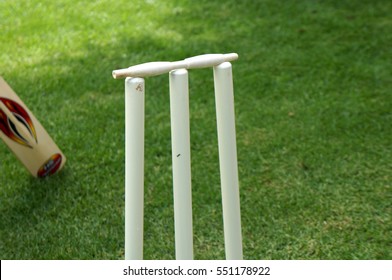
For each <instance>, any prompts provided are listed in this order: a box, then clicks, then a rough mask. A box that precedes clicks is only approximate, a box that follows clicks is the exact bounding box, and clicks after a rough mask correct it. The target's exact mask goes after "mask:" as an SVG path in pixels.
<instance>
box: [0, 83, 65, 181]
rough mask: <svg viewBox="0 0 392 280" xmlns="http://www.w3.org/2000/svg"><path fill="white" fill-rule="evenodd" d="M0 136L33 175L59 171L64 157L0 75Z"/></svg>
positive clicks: (44, 174) (40, 175) (43, 175)
mask: <svg viewBox="0 0 392 280" xmlns="http://www.w3.org/2000/svg"><path fill="white" fill-rule="evenodd" d="M0 138H1V139H2V140H3V141H4V143H5V144H6V145H7V146H8V148H9V149H10V150H11V151H12V152H13V153H14V154H15V156H16V157H17V158H18V159H19V160H20V161H21V162H22V164H23V165H24V166H25V167H26V169H27V170H28V171H29V172H30V173H31V174H32V175H33V176H34V177H39V178H43V177H47V176H49V175H52V174H55V173H57V172H58V171H60V170H61V169H62V168H63V166H64V164H65V162H66V158H65V156H64V154H63V153H62V151H61V150H60V149H59V148H58V146H57V145H56V143H55V142H54V141H53V139H52V138H51V137H50V136H49V134H48V133H47V132H46V130H45V129H44V127H43V126H42V125H41V123H40V122H39V121H38V120H37V119H36V117H35V116H34V115H33V114H32V113H31V111H30V110H29V109H28V108H27V106H26V105H25V104H24V103H23V101H22V100H21V99H20V98H19V97H18V95H17V94H16V93H15V92H14V91H13V90H12V88H11V87H10V86H9V85H8V84H7V83H6V82H5V81H4V79H3V78H2V77H0Z"/></svg>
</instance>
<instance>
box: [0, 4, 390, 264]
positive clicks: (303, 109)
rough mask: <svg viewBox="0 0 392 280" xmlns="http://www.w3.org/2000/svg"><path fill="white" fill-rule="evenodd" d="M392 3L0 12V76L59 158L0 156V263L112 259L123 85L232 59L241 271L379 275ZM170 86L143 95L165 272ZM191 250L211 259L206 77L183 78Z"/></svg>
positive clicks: (216, 188)
mask: <svg viewBox="0 0 392 280" xmlns="http://www.w3.org/2000/svg"><path fill="white" fill-rule="evenodd" d="M391 11H392V2H391V1H387V0H384V1H383V0H372V1H370V0H368V1H359V0H358V1H356V0H329V1H313V0H304V1H274V0H257V1H254V0H244V1H234V0H222V1H207V0H199V1H185V0H184V1H181V0H170V1H157V0H149V1H141V0H139V1H120V0H117V1H87V0H85V1H66V0H61V1H50V0H41V1H38V0H34V1H33V0H32V1H11V0H6V1H1V2H0V75H1V76H3V77H4V78H5V79H6V81H7V82H8V83H9V84H10V85H11V86H12V87H13V88H14V90H15V91H16V92H17V93H18V95H19V96H20V97H21V98H22V100H23V101H24V102H25V103H26V104H27V105H28V106H29V108H30V109H31V110H32V111H33V112H34V114H35V115H36V117H37V118H38V119H39V120H40V121H41V123H42V124H43V125H44V127H45V128H46V130H47V131H48V132H49V133H50V134H51V136H52V137H53V138H54V139H55V141H56V143H57V144H58V145H59V146H60V147H61V149H62V150H63V152H64V153H65V155H66V156H67V158H68V162H67V164H66V167H65V169H64V170H63V172H62V173H61V174H58V175H57V176H54V177H51V178H48V179H45V180H36V179H33V178H31V177H30V175H29V174H28V172H27V171H26V170H25V169H24V168H23V166H22V165H21V164H20V163H19V162H18V161H17V160H16V158H15V157H14V155H13V154H12V153H11V152H10V151H9V150H8V149H7V147H6V146H5V145H3V144H0V259H123V258H124V249H123V247H124V246H123V244H124V156H125V155H124V81H122V80H121V81H119V80H114V79H113V78H112V77H111V71H112V70H113V69H117V68H123V67H127V66H130V65H133V64H138V63H142V62H148V61H155V60H179V59H183V58H185V57H189V56H193V55H197V54H203V53H225V52H237V53H238V54H239V56H240V59H239V60H238V61H236V62H234V63H233V67H234V68H233V71H234V87H235V98H236V99H235V102H236V127H237V145H238V160H239V173H240V174H239V175H240V189H241V210H242V227H243V228H242V232H243V243H244V257H245V259H392V220H391V216H392V189H391V180H392V178H391V172H392V127H391V126H392V125H391V124H392V78H391V77H392V66H391V57H392V49H391V43H392V21H391V17H390V15H391ZM168 89H169V86H168V77H167V76H166V75H163V76H159V77H153V78H147V79H146V90H147V91H146V140H145V141H146V164H145V170H146V172H145V173H146V174H145V175H146V177H145V244H144V256H145V258H146V259H173V258H174V237H173V234H174V225H173V199H172V182H171V180H172V176H171V141H170V113H169V112H170V111H169V110H170V109H169V93H168ZM190 91H191V96H190V110H191V141H192V179H193V209H194V213H193V215H194V251H195V258H197V259H223V258H224V256H225V255H224V243H223V226H222V214H221V195H220V181H219V165H218V146H217V138H216V119H215V107H214V106H215V104H214V96H213V77H212V71H211V70H210V69H208V70H207V69H205V70H193V71H190Z"/></svg>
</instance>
